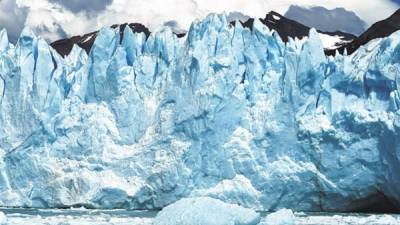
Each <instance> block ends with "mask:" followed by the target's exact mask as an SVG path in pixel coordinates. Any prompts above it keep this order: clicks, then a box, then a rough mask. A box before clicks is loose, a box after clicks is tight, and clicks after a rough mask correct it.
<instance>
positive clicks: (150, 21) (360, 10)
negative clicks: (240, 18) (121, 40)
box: [0, 0, 398, 40]
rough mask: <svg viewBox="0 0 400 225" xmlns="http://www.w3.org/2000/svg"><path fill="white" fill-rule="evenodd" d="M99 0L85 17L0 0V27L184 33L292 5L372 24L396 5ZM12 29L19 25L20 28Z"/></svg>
mask: <svg viewBox="0 0 400 225" xmlns="http://www.w3.org/2000/svg"><path fill="white" fill-rule="evenodd" d="M15 1H16V3H17V4H15ZM97 1H107V4H103V5H105V6H106V8H104V7H100V8H99V10H98V11H96V12H91V13H89V14H88V13H86V12H85V11H79V10H76V9H75V10H69V8H68V7H66V6H65V5H63V4H60V3H59V2H60V1H59V0H57V1H56V0H3V1H0V26H1V25H2V24H1V23H3V26H4V23H10V24H13V25H15V22H11V21H16V22H19V23H21V21H22V22H23V23H25V25H28V26H31V27H32V28H34V30H35V31H37V32H39V33H40V35H41V36H43V37H45V38H46V39H48V40H55V39H57V38H59V37H60V36H62V35H64V34H66V35H67V36H72V35H78V34H84V33H87V32H90V31H94V30H97V29H99V28H100V27H102V26H109V25H112V24H118V23H125V22H140V23H143V24H145V25H146V26H148V27H150V28H151V29H154V28H155V27H157V26H160V25H162V24H163V23H164V22H166V21H171V20H174V21H177V22H178V23H179V25H180V26H181V27H182V28H184V29H187V28H188V27H189V26H190V24H191V22H192V21H193V20H195V19H196V18H198V19H201V18H203V17H205V16H206V15H207V14H209V13H211V12H216V13H222V12H224V11H225V12H227V13H229V12H233V11H238V12H242V13H244V14H247V15H250V16H252V17H263V16H264V15H265V14H266V13H267V12H269V11H271V10H275V11H277V12H279V13H282V14H284V13H285V12H286V10H287V8H288V7H289V6H290V5H292V4H297V5H302V6H324V7H326V8H329V9H331V8H335V7H344V8H346V9H348V10H352V11H354V12H356V13H357V14H358V15H359V16H360V17H361V18H362V19H364V20H365V21H366V22H367V23H368V24H372V23H373V22H376V21H378V20H381V19H384V18H386V17H388V16H389V15H391V14H392V13H393V12H394V11H395V10H396V9H397V7H398V6H397V5H395V4H394V3H393V2H391V1H390V0H368V3H367V2H366V1H365V0H351V1H349V0H301V1H300V0H113V2H112V3H111V4H110V0H97ZM13 2H14V4H12V3H13ZM6 3H8V4H6ZM6 6H7V7H8V8H7V7H6ZM10 7H11V8H12V10H10V9H9V8H10ZM22 8H23V9H24V10H27V11H26V20H25V19H24V15H23V13H22V12H25V11H20V10H21V9H22ZM100 9H101V10H100ZM13 12H14V13H13ZM15 12H17V13H15ZM18 12H20V13H18ZM8 17H10V18H11V19H7V18H8ZM4 18H6V19H7V20H6V19H4ZM13 18H16V19H13ZM18 20H19V21H18ZM15 26H16V27H18V24H17V25H15ZM21 26H22V25H21ZM6 27H7V26H6ZM9 27H10V26H9ZM13 32H14V33H15V32H17V31H13Z"/></svg>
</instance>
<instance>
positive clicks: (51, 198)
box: [0, 14, 400, 211]
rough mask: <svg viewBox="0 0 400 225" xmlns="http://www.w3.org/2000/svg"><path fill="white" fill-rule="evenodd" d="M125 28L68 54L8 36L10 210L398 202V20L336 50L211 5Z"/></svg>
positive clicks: (1, 156) (3, 41) (0, 137)
mask: <svg viewBox="0 0 400 225" xmlns="http://www.w3.org/2000/svg"><path fill="white" fill-rule="evenodd" d="M123 32H124V36H123V39H122V41H121V40H120V33H119V31H118V30H114V29H111V28H103V29H102V30H101V31H100V33H99V34H98V36H97V38H96V41H95V43H94V45H93V47H92V49H91V52H90V53H89V54H86V52H85V51H83V50H82V49H80V48H79V47H78V46H74V47H73V50H72V52H71V53H70V55H68V56H66V57H64V58H63V57H61V56H60V55H58V54H57V53H56V52H55V51H54V50H53V49H52V48H51V47H49V45H48V44H47V43H46V42H45V41H44V40H43V39H42V38H40V37H37V36H35V34H34V33H33V32H32V31H31V30H30V29H29V28H26V29H24V31H23V32H22V34H21V37H20V38H19V40H18V42H17V43H16V45H15V46H14V45H12V44H11V43H9V42H8V39H7V34H6V32H5V31H4V30H3V31H1V32H0V93H1V94H0V205H1V206H10V207H11V206H12V207H35V208H65V207H81V206H83V207H87V208H100V209H115V208H125V209H160V208H163V207H165V206H167V205H169V204H171V203H174V202H176V201H178V200H180V199H183V198H187V197H191V198H195V197H207V196H208V197H212V198H217V199H220V200H222V201H224V202H227V203H230V204H238V205H242V206H245V207H248V208H252V209H254V210H266V211H276V210H278V209H281V208H290V209H292V210H295V211H357V210H368V209H371V208H373V207H374V206H376V205H384V210H386V209H388V208H390V207H395V208H397V209H398V208H399V207H400V175H399V173H398V172H399V171H400V161H399V160H400V114H399V109H400V93H399V90H400V75H399V74H400V63H399V62H400V32H396V33H394V34H392V35H391V36H389V37H386V38H382V39H377V40H374V41H372V42H370V43H369V44H367V45H366V46H364V47H362V48H360V49H359V50H358V51H357V52H355V53H354V54H351V55H348V56H347V55H337V56H335V57H326V56H325V55H324V51H323V47H322V44H321V40H320V39H319V36H318V33H317V32H316V31H315V30H311V31H310V35H309V37H308V38H304V39H302V40H289V42H288V43H284V42H283V41H282V40H281V38H280V37H279V35H278V34H277V33H276V32H275V31H273V30H272V31H271V30H269V29H268V28H267V27H266V26H264V25H263V24H262V23H261V22H260V21H258V20H256V21H255V22H254V25H253V27H252V29H248V28H244V27H242V25H241V24H240V23H236V24H235V25H234V26H233V25H231V24H230V23H228V22H227V20H226V16H225V15H217V14H211V15H209V16H208V17H206V18H205V19H204V20H202V21H195V22H193V24H192V25H191V28H190V31H189V33H188V34H187V36H186V37H185V39H178V38H177V37H176V36H175V35H174V34H173V32H172V31H171V30H170V29H169V28H167V27H164V28H160V29H159V30H157V31H155V32H153V33H152V34H151V35H150V36H149V37H148V38H146V36H145V35H144V34H142V33H133V32H132V30H130V28H129V27H126V29H125V30H124V31H123Z"/></svg>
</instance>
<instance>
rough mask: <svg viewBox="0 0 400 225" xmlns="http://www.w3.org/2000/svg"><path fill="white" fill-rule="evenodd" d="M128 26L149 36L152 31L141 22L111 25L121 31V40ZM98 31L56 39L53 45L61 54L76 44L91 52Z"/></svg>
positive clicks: (66, 52) (69, 50) (63, 54)
mask: <svg viewBox="0 0 400 225" xmlns="http://www.w3.org/2000/svg"><path fill="white" fill-rule="evenodd" d="M126 26H129V27H130V28H131V29H132V31H133V32H135V33H141V32H143V33H145V34H146V36H147V37H148V36H149V35H150V31H149V29H148V28H147V27H145V26H144V25H142V24H140V23H130V24H127V23H125V24H120V25H112V26H111V27H112V28H114V29H116V28H118V30H119V31H120V35H121V40H122V38H123V30H124V29H125V27H126ZM98 33H99V32H98V31H94V32H91V33H88V34H84V35H82V36H74V37H71V38H66V39H62V40H58V41H55V42H53V43H51V44H50V45H51V47H53V48H54V49H55V50H56V51H57V52H58V53H59V54H60V55H62V56H65V55H68V54H69V53H70V52H71V50H72V47H73V45H74V44H76V45H78V46H79V47H81V48H83V49H84V50H85V51H86V52H87V53H89V51H90V49H91V48H92V46H93V43H94V41H95V40H96V37H97V34H98Z"/></svg>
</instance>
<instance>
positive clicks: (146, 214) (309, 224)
mask: <svg viewBox="0 0 400 225" xmlns="http://www.w3.org/2000/svg"><path fill="white" fill-rule="evenodd" d="M0 211H2V212H3V213H5V214H6V215H7V223H6V224H7V225H151V224H152V221H153V220H154V217H155V216H156V215H157V213H158V211H129V210H89V209H59V210H58V209H56V210H53V209H51V210H50V209H10V208H0ZM260 214H261V215H262V216H263V217H264V216H266V215H268V213H266V212H261V213H260ZM295 215H296V220H295V223H296V225H358V224H359V225H361V224H362V225H364V224H366V225H400V214H399V215H394V214H392V215H389V214H353V213H301V212H297V213H295Z"/></svg>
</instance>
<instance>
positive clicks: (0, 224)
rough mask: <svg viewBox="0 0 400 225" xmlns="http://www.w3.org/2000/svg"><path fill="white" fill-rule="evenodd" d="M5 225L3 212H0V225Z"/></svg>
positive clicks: (5, 218) (5, 219)
mask: <svg viewBox="0 0 400 225" xmlns="http://www.w3.org/2000/svg"><path fill="white" fill-rule="evenodd" d="M6 223H7V216H6V214H4V213H3V212H0V225H5V224H6Z"/></svg>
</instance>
